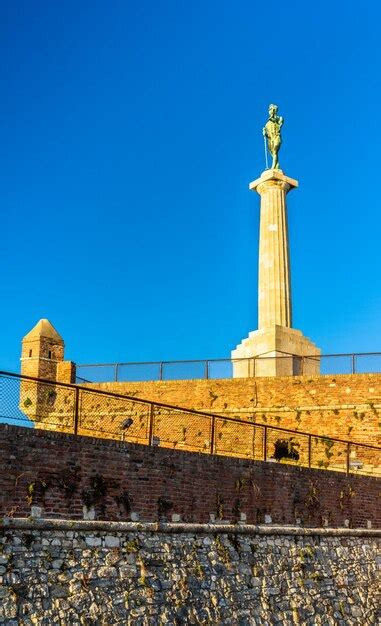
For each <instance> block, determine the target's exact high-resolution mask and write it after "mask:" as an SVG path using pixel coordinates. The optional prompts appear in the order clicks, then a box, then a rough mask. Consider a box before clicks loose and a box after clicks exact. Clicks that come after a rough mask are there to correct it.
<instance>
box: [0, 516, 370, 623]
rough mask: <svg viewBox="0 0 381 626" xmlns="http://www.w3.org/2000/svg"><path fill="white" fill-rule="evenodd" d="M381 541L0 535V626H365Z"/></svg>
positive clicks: (304, 534) (24, 525) (238, 531)
mask: <svg viewBox="0 0 381 626" xmlns="http://www.w3.org/2000/svg"><path fill="white" fill-rule="evenodd" d="M379 539H380V533H379V532H376V531H373V532H372V531H357V532H356V531H350V530H343V529H342V530H337V531H334V530H328V529H326V530H315V531H311V530H303V531H302V530H301V529H300V528H299V529H298V528H276V527H274V528H266V527H255V526H251V527H250V526H242V527H240V526H199V527H197V526H195V525H169V524H167V525H162V526H157V525H154V524H151V525H143V524H123V523H117V524H115V523H114V524H113V523H90V522H87V523H83V522H82V523H78V522H75V521H66V522H52V521H41V522H34V523H31V522H30V521H26V520H5V521H3V523H2V525H1V527H0V546H1V554H0V582H1V586H0V598H1V601H0V623H1V624H4V626H31V625H32V624H38V625H39V626H50V624H71V625H72V626H80V625H83V624H100V625H101V624H102V625H107V624H119V623H120V624H126V625H127V626H128V625H131V626H132V625H133V626H150V625H152V626H164V625H165V626H175V625H181V624H195V625H197V624H200V625H201V624H203V625H206V624H208V625H211V624H213V625H214V624H215V625H218V624H221V625H222V624H223V625H224V626H229V625H231V626H263V625H265V624H267V625H269V626H272V625H274V626H275V625H278V626H282V625H284V626H288V625H289V624H295V625H298V624H300V625H303V626H348V625H353V626H366V625H368V626H373V625H375V624H376V623H378V617H380V616H377V606H379V603H378V601H377V597H376V596H377V593H376V587H377V581H376V573H377V563H376V561H377V559H378V560H379V559H380V557H379V556H377V548H378V546H379V543H380V541H379Z"/></svg>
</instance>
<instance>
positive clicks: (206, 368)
mask: <svg viewBox="0 0 381 626" xmlns="http://www.w3.org/2000/svg"><path fill="white" fill-rule="evenodd" d="M205 378H206V379H208V378H209V361H205Z"/></svg>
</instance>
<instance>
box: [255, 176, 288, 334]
mask: <svg viewBox="0 0 381 626" xmlns="http://www.w3.org/2000/svg"><path fill="white" fill-rule="evenodd" d="M289 189H290V185H289V184H288V183H287V182H285V181H282V180H267V181H265V182H263V183H261V184H260V185H258V188H257V191H258V193H259V194H260V196H261V214H260V236H259V277H258V328H268V327H269V326H274V325H278V326H285V327H287V328H290V327H291V325H292V320H291V285H290V262H289V245H288V228H287V209H286V195H287V192H288V191H289Z"/></svg>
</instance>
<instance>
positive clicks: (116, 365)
mask: <svg viewBox="0 0 381 626" xmlns="http://www.w3.org/2000/svg"><path fill="white" fill-rule="evenodd" d="M118 373H119V363H115V375H114V378H115V382H116V383H117V382H118Z"/></svg>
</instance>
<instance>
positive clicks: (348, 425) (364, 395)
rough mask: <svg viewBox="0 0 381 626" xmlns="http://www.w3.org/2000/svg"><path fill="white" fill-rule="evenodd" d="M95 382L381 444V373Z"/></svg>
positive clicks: (136, 393)
mask: <svg viewBox="0 0 381 626" xmlns="http://www.w3.org/2000/svg"><path fill="white" fill-rule="evenodd" d="M91 386H92V387H97V388H100V389H105V390H109V391H114V392H116V393H124V394H126V395H130V396H136V397H140V398H145V399H148V400H153V401H157V402H164V403H168V404H174V405H177V406H183V407H189V408H192V409H197V410H204V411H208V412H214V413H218V414H220V415H230V416H231V415H233V416H235V417H239V416H241V417H243V418H248V417H249V418H253V419H254V421H256V422H259V423H267V424H269V425H274V426H280V427H284V428H290V429H299V430H301V431H305V432H311V433H314V434H319V435H325V436H327V437H336V438H339V439H349V440H352V441H357V442H360V443H361V442H362V443H369V444H373V445H381V374H353V375H338V376H294V377H293V376H285V377H271V378H235V379H226V380H183V381H156V382H137V383H100V384H92V385H91Z"/></svg>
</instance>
